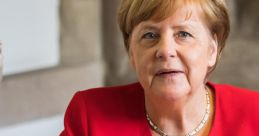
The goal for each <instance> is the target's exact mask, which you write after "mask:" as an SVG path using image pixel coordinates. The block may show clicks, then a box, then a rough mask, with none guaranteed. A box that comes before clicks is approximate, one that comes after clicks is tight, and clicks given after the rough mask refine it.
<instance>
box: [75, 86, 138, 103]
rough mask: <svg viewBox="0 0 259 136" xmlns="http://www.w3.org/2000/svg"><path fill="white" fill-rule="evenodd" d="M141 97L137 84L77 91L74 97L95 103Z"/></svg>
mask: <svg viewBox="0 0 259 136" xmlns="http://www.w3.org/2000/svg"><path fill="white" fill-rule="evenodd" d="M142 95H143V91H142V87H141V85H140V84H139V83H132V84H128V85H121V86H111V87H100V88H92V89H87V90H82V91H78V92H77V93H76V94H75V96H76V97H80V99H84V100H86V101H96V100H98V99H99V100H102V101H105V100H111V101H113V100H116V99H113V98H117V100H118V98H123V97H141V96H142Z"/></svg>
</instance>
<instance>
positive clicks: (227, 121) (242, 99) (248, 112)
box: [210, 83, 259, 135]
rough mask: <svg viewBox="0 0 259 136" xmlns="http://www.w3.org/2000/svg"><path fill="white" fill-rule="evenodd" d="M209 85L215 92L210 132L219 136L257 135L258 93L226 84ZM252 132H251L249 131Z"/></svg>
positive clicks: (258, 132) (258, 123)
mask: <svg viewBox="0 0 259 136" xmlns="http://www.w3.org/2000/svg"><path fill="white" fill-rule="evenodd" d="M210 85H211V86H212V87H213V88H214V91H215V101H216V102H215V103H216V105H215V110H216V111H215V118H214V124H213V130H212V132H213V133H215V134H219V135H247V134H248V132H249V134H248V135H258V134H259V130H258V129H257V128H256V127H257V126H258V125H259V119H258V116H259V108H257V107H258V105H259V92H256V91H253V90H250V89H245V88H239V87H235V86H231V85H227V84H213V83H210ZM251 130H253V131H251Z"/></svg>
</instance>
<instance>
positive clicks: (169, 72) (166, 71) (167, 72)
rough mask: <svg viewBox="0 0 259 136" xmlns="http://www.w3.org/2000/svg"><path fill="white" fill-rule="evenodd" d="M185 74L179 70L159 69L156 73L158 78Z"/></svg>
mask: <svg viewBox="0 0 259 136" xmlns="http://www.w3.org/2000/svg"><path fill="white" fill-rule="evenodd" d="M182 73H184V72H183V71H181V70H177V69H159V70H158V71H157V72H156V74H155V75H156V76H167V75H176V74H182Z"/></svg>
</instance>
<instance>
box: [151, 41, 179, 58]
mask: <svg viewBox="0 0 259 136" xmlns="http://www.w3.org/2000/svg"><path fill="white" fill-rule="evenodd" d="M175 56H176V43H175V41H174V39H173V37H172V36H166V37H161V39H160V41H159V43H158V45H157V50H156V58H157V59H160V60H168V59H170V58H174V57H175Z"/></svg>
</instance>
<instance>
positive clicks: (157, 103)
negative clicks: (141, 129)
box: [145, 87, 207, 135]
mask: <svg viewBox="0 0 259 136" xmlns="http://www.w3.org/2000/svg"><path fill="white" fill-rule="evenodd" d="M190 92H192V93H190V94H187V95H186V96H184V97H182V98H180V99H177V100H175V99H174V100H171V99H164V98H158V97H156V96H151V95H150V96H146V98H145V101H146V110H147V114H148V115H149V117H150V118H151V119H152V121H153V123H155V124H156V125H157V127H159V128H160V129H161V130H163V131H164V132H166V133H167V134H169V135H170V134H179V135H183V134H186V133H188V132H190V131H192V130H193V129H194V128H195V127H197V125H198V124H199V123H200V122H201V120H202V119H203V116H204V115H205V112H206V107H207V102H206V91H205V89H204V87H200V88H199V89H198V90H196V91H190Z"/></svg>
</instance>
